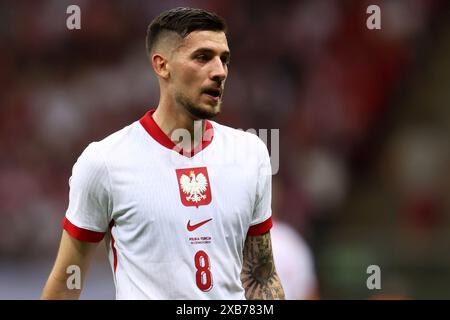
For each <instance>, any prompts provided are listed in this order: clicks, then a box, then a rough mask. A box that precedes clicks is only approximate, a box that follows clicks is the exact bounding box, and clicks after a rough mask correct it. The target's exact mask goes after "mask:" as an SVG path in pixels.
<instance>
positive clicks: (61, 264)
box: [41, 230, 97, 300]
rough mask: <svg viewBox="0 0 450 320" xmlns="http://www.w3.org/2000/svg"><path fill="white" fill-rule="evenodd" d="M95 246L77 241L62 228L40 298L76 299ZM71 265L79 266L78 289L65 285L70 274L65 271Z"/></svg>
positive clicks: (94, 244)
mask: <svg viewBox="0 0 450 320" xmlns="http://www.w3.org/2000/svg"><path fill="white" fill-rule="evenodd" d="M96 247H97V244H96V243H89V242H83V241H79V240H77V239H75V238H73V237H71V236H70V235H69V234H68V233H67V232H66V231H65V230H64V231H63V234H62V237H61V244H60V246H59V250H58V255H57V257H56V261H55V265H54V266H53V269H52V271H51V273H50V276H49V278H48V280H47V283H46V284H45V287H44V290H43V291H42V295H41V299H52V300H56V299H78V298H79V297H80V294H81V290H82V288H83V283H84V279H85V276H86V273H87V269H88V266H89V263H90V261H91V258H92V255H93V253H94V251H95V248H96ZM71 265H73V266H78V267H79V268H80V271H81V272H80V273H81V274H80V276H81V288H80V289H70V288H69V287H68V285H67V280H68V278H69V277H70V276H71V275H72V274H71V273H67V267H69V266H71Z"/></svg>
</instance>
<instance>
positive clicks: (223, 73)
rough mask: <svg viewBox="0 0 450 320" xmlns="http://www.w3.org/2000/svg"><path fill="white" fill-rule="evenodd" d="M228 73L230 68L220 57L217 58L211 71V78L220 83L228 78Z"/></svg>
mask: <svg viewBox="0 0 450 320" xmlns="http://www.w3.org/2000/svg"><path fill="white" fill-rule="evenodd" d="M227 75H228V70H227V66H226V64H225V63H223V62H222V60H221V59H220V58H219V57H217V58H215V59H214V60H213V66H212V69H211V73H210V77H211V79H212V80H214V81H216V82H219V83H220V82H222V81H224V80H225V79H226V78H227Z"/></svg>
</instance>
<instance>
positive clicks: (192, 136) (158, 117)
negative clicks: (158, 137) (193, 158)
mask: <svg viewBox="0 0 450 320" xmlns="http://www.w3.org/2000/svg"><path fill="white" fill-rule="evenodd" d="M153 120H154V121H155V122H156V124H157V125H158V127H159V128H161V130H162V131H163V132H164V133H165V134H166V135H167V136H168V137H169V138H170V140H172V141H173V143H175V144H176V145H178V146H179V147H181V148H183V149H184V150H187V151H191V150H192V149H194V147H196V146H197V145H199V144H200V143H201V141H202V136H203V132H204V128H205V121H203V120H195V119H194V118H193V117H192V115H191V114H190V113H189V112H188V111H187V110H185V109H184V108H183V107H181V106H179V107H176V106H174V107H170V106H169V105H167V104H162V103H161V102H160V104H159V105H158V108H157V109H156V111H155V112H154V113H153Z"/></svg>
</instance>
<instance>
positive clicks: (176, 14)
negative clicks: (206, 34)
mask: <svg viewBox="0 0 450 320" xmlns="http://www.w3.org/2000/svg"><path fill="white" fill-rule="evenodd" d="M167 31H172V32H175V33H176V34H178V35H179V36H180V37H181V38H185V37H186V36H187V35H188V34H189V33H191V32H193V31H223V32H225V33H226V32H227V26H226V23H225V21H224V19H223V18H222V17H220V16H218V15H217V14H215V13H213V12H208V11H206V10H203V9H193V8H184V7H179V8H175V9H171V10H168V11H165V12H163V13H161V14H160V15H159V16H157V17H156V18H155V19H154V20H153V21H152V22H151V23H150V25H149V26H148V29H147V38H146V46H147V52H148V53H150V52H151V51H152V50H153V49H154V46H155V44H156V43H157V42H158V40H159V39H160V37H161V36H163V34H164V33H165V32H167Z"/></svg>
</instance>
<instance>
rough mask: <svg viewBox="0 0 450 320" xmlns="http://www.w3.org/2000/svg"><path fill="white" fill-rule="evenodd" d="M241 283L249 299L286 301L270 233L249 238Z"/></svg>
mask: <svg viewBox="0 0 450 320" xmlns="http://www.w3.org/2000/svg"><path fill="white" fill-rule="evenodd" d="M241 281H242V285H243V286H244V289H245V296H246V298H247V299H269V300H271V299H272V300H273V299H284V298H285V297H284V290H283V287H282V285H281V282H280V278H279V277H278V274H277V272H276V270H275V264H274V261H273V256H272V242H271V240H270V233H269V232H267V233H265V234H263V235H260V236H247V239H246V240H245V245H244V264H243V266H242V272H241Z"/></svg>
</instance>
